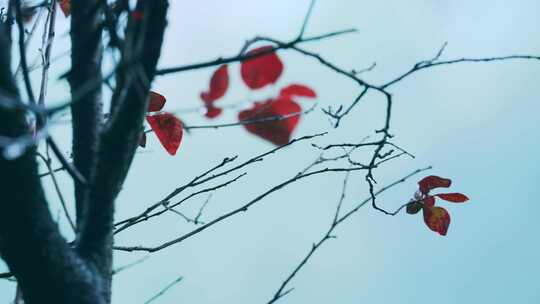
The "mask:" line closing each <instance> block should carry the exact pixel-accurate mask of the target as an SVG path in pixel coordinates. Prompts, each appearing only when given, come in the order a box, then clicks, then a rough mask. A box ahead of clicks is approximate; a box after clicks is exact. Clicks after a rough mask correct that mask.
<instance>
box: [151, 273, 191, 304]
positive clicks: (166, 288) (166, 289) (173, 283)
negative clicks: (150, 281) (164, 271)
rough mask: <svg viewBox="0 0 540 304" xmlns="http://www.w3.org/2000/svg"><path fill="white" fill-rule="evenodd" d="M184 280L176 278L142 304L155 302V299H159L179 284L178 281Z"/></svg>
mask: <svg viewBox="0 0 540 304" xmlns="http://www.w3.org/2000/svg"><path fill="white" fill-rule="evenodd" d="M183 279H184V277H178V278H177V279H176V280H174V281H172V282H171V283H169V285H167V286H165V287H164V288H163V289H162V290H160V291H159V292H158V293H157V294H156V295H154V296H153V297H151V298H150V299H148V300H147V301H146V302H144V304H149V303H151V302H153V301H154V300H156V299H157V298H159V297H161V296H162V295H164V294H165V293H166V292H167V291H168V290H169V289H171V288H172V287H174V285H176V284H178V283H180V281H182V280H183Z"/></svg>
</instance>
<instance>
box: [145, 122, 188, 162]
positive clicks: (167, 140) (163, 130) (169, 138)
mask: <svg viewBox="0 0 540 304" xmlns="http://www.w3.org/2000/svg"><path fill="white" fill-rule="evenodd" d="M146 120H147V121H148V123H149V124H150V127H151V128H152V130H154V133H156V136H157V137H158V139H159V141H160V142H161V144H162V145H163V147H164V148H165V150H167V152H168V153H169V154H171V155H175V154H176V151H177V150H178V147H180V142H181V141H182V134H183V129H182V122H181V121H180V120H179V119H178V118H176V117H175V116H174V115H172V114H171V113H162V114H156V115H148V116H146Z"/></svg>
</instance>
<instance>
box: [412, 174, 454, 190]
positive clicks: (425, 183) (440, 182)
mask: <svg viewBox="0 0 540 304" xmlns="http://www.w3.org/2000/svg"><path fill="white" fill-rule="evenodd" d="M451 184H452V181H451V180H450V179H448V178H442V177H439V176H435V175H430V176H426V177H424V178H423V179H422V180H420V181H419V182H418V186H419V187H420V192H422V193H424V194H426V193H428V192H429V191H430V190H432V189H435V188H439V187H444V188H448V187H450V185H451Z"/></svg>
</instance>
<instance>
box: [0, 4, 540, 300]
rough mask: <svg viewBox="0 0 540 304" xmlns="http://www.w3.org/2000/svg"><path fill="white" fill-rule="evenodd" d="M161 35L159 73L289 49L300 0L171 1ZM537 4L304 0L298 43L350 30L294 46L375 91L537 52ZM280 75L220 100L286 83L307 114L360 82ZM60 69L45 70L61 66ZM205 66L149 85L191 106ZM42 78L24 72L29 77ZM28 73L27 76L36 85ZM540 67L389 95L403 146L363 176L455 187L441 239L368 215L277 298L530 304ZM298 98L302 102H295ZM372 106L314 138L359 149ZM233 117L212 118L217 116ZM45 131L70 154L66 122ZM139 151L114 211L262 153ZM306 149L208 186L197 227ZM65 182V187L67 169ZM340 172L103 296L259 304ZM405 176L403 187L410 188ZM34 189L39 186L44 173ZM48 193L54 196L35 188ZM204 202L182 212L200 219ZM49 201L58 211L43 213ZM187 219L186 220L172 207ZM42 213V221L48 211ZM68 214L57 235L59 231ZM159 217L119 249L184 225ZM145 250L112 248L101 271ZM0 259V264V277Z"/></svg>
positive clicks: (220, 140)
mask: <svg viewBox="0 0 540 304" xmlns="http://www.w3.org/2000/svg"><path fill="white" fill-rule="evenodd" d="M171 2H172V6H171V13H170V17H169V20H170V26H169V29H168V33H167V39H166V45H165V48H164V54H163V57H162V60H161V62H160V66H162V67H167V66H172V65H179V64H186V63H192V62H198V61H202V60H208V59H213V58H216V57H218V56H226V55H233V54H236V53H237V52H238V50H239V49H240V47H241V46H242V45H243V42H244V41H245V40H246V39H249V38H252V37H253V36H255V35H267V36H271V37H274V38H277V39H283V40H287V39H290V38H292V37H294V36H295V35H296V34H297V32H298V29H299V27H300V25H301V22H302V19H303V16H304V13H305V11H306V9H307V6H308V4H309V1H307V0H306V1H304V0H295V1H291V0H274V1H245V0H236V1H232V0H231V1H226V2H225V1H218V0H212V1H210V0H207V1H198V2H196V1H178V0H172V1H171ZM539 11H540V2H538V1H535V0H527V1H526V0H522V1H512V2H510V1H502V0H499V1H487V0H477V1H467V0H453V1H437V0H413V1H398V0H393V1H356V0H355V1H353V0H350V1H346V0H338V1H330V0H320V1H319V3H318V4H317V6H316V8H315V10H314V12H313V15H312V19H311V22H310V24H309V26H308V30H307V33H308V34H320V33H323V32H328V31H334V30H340V29H345V28H350V27H354V28H357V29H358V30H359V33H357V34H353V35H349V36H344V37H341V38H335V39H332V40H327V41H321V42H316V43H312V44H309V45H306V47H307V48H309V49H310V50H313V51H315V52H317V53H320V54H321V55H323V56H324V57H325V58H327V59H329V60H331V61H332V62H334V63H337V64H339V65H341V66H343V67H346V68H349V69H352V68H355V69H361V68H363V67H367V66H369V65H370V64H371V63H372V62H377V67H376V69H375V70H374V71H372V72H370V73H368V74H366V75H364V77H365V78H366V79H367V80H369V81H371V82H374V83H383V82H385V81H387V80H389V79H391V78H393V77H395V76H397V75H399V74H400V73H402V72H404V71H405V70H407V69H409V68H410V67H411V66H412V65H413V64H414V63H416V62H417V61H420V60H424V59H428V58H431V57H432V56H433V55H434V54H435V53H436V52H437V50H438V48H439V47H440V46H441V45H442V43H443V42H445V41H448V43H449V45H448V47H447V50H446V52H445V53H444V55H443V58H446V59H450V58H459V57H485V56H488V57H489V56H502V55H510V54H535V55H538V54H540V40H539V39H538V37H540V21H538V12H539ZM58 26H59V29H58V33H59V36H58V38H59V39H58V43H57V44H56V45H55V53H56V54H61V53H63V52H64V51H65V50H67V49H68V39H67V36H65V35H63V33H66V31H67V27H66V19H65V18H64V17H63V16H60V17H59V25H58ZM279 54H280V56H281V58H282V59H283V61H284V62H285V66H286V69H285V72H284V74H283V76H282V78H281V79H280V80H279V82H278V84H277V86H276V87H275V88H269V89H267V90H264V91H263V92H261V93H249V92H247V89H246V88H245V87H244V86H243V85H242V83H241V80H240V78H239V77H238V70H239V69H238V66H237V65H231V67H230V72H231V90H230V91H229V92H228V93H227V95H226V97H225V99H224V100H223V103H227V102H235V101H242V100H260V99H264V98H265V97H267V96H269V95H271V94H272V93H274V92H276V91H277V90H279V87H280V86H282V85H286V84H288V83H291V82H302V83H305V84H308V85H310V86H312V87H314V88H315V89H316V90H317V93H318V95H319V98H318V99H317V102H318V103H319V105H320V106H322V107H326V106H328V105H336V104H348V103H349V102H351V101H352V99H353V98H354V96H355V95H356V94H357V93H358V88H357V87H356V86H355V85H354V83H351V82H350V81H348V80H347V79H344V78H343V77H340V76H338V75H336V74H335V73H332V72H331V71H328V70H327V69H325V68H323V67H321V66H320V65H319V64H317V62H315V61H313V60H311V59H307V58H304V57H302V56H299V55H297V54H295V53H291V52H280V53H279ZM68 65H69V62H68V61H67V60H66V59H63V60H60V61H58V63H57V65H55V66H54V67H53V73H55V74H57V75H59V74H61V73H62V72H64V71H65V70H66V69H67V68H68ZM211 72H212V70H211V69H209V70H201V71H196V72H188V73H184V74H181V75H175V76H170V77H162V78H158V79H157V80H156V82H155V83H154V86H153V87H154V88H155V90H157V91H159V92H161V93H162V94H164V95H165V96H167V98H168V103H167V105H166V108H165V109H170V110H173V109H178V108H186V107H187V108H189V107H192V106H196V105H199V104H200V100H199V99H198V94H199V93H200V91H202V90H204V89H205V88H206V86H207V83H208V78H209V76H210V74H211ZM35 76H36V77H37V76H38V75H37V74H36V75H35ZM36 79H37V78H36ZM538 79H540V62H534V61H512V62H505V63H492V64H475V65H470V64H469V65H455V66H448V67H441V68H436V69H432V70H427V71H423V72H419V73H418V74H416V75H414V76H411V77H410V78H408V79H407V80H405V81H404V82H402V83H401V84H398V85H396V86H395V87H393V88H392V89H391V92H392V93H393V94H394V98H395V105H394V114H393V120H392V129H393V133H394V134H396V138H395V142H397V143H399V144H400V145H401V146H403V147H405V148H406V149H407V150H409V151H410V152H412V153H413V154H415V155H416V156H417V157H416V159H415V160H409V159H405V158H404V159H401V160H399V161H396V162H394V163H389V164H387V166H386V167H384V168H381V169H380V170H378V171H377V175H376V178H377V179H378V181H379V182H380V184H384V183H387V182H391V181H393V180H395V179H396V178H399V177H401V176H403V175H405V174H407V173H408V172H410V171H412V170H414V169H416V168H420V167H425V166H427V165H433V166H434V170H432V171H431V173H430V174H437V175H441V176H445V177H450V178H452V179H453V181H454V184H453V186H452V188H451V189H452V190H453V191H459V192H463V193H465V194H467V195H468V196H469V197H470V198H471V201H470V202H468V203H467V204H464V205H450V204H444V203H442V205H444V206H445V207H447V209H448V210H449V212H450V215H451V217H452V223H451V225H450V229H449V231H448V235H447V236H446V237H440V236H439V235H437V234H435V233H433V232H431V231H429V230H428V229H427V227H425V225H424V223H423V221H422V218H421V215H420V214H419V215H417V216H408V215H406V214H401V215H399V216H396V217H388V216H385V215H383V214H381V213H379V212H377V211H375V210H373V209H371V208H369V207H366V208H365V209H363V210H361V211H360V212H359V213H358V215H357V216H354V217H353V218H351V220H350V221H349V222H348V223H346V224H344V225H343V226H342V227H341V228H340V229H338V231H337V235H338V236H339V237H338V239H336V240H332V241H330V242H328V243H327V244H326V246H324V247H323V248H321V250H320V251H318V252H317V254H316V255H315V256H314V257H313V259H312V260H311V261H310V263H309V264H308V265H307V266H306V267H305V268H304V269H303V271H302V272H301V273H300V274H299V275H298V276H297V277H296V279H295V280H294V281H293V282H292V284H291V287H295V290H294V291H293V292H292V293H291V294H290V295H288V296H287V297H285V298H283V299H282V301H281V303H433V302H436V303H438V304H446V303H540V290H539V289H538V286H537V285H538V284H537V280H538V277H537V274H538V273H539V272H540V261H539V258H540V247H539V246H538V236H537V233H538V232H539V231H540V221H538V220H537V215H538V214H539V213H540V207H539V206H538V204H537V202H538V199H537V198H538V197H539V196H540V188H539V187H538V180H539V179H540V173H539V172H540V165H539V164H538V161H537V159H536V157H537V155H539V154H540V145H539V144H538V139H539V135H538V131H539V129H540V128H539V126H538V123H537V121H538V117H537V116H538V113H539V110H540V106H539V104H538V101H539V96H540V87H539V86H538ZM67 94H68V87H67V84H66V83H64V82H61V83H59V82H54V81H53V82H52V83H51V91H50V95H51V97H52V98H55V99H56V98H60V97H65V96H67ZM302 104H303V105H304V106H309V105H311V101H307V100H306V101H302ZM381 115H382V103H381V100H380V99H379V98H378V97H377V96H376V95H372V96H368V98H367V99H366V100H365V101H364V103H363V104H362V105H361V106H359V107H357V108H355V110H354V111H353V112H352V113H351V115H350V116H349V117H348V118H346V119H345V120H344V121H343V123H342V126H341V127H340V129H339V130H331V132H330V134H329V135H328V138H326V139H324V140H322V141H321V142H342V141H351V142H352V141H358V140H360V139H361V138H363V137H365V136H366V135H372V134H373V133H372V132H373V130H374V129H376V128H379V127H380V124H381V119H382V116H381ZM181 118H182V119H183V120H184V121H185V122H186V123H188V124H208V123H213V122H209V121H207V120H205V119H204V118H202V117H201V116H200V115H199V114H189V115H182V116H181ZM235 118H236V112H234V111H231V112H227V113H225V115H223V116H222V117H221V118H220V119H219V120H218V121H216V122H230V121H234V120H235ZM329 129H330V125H329V124H328V123H327V119H326V118H325V116H324V115H323V114H322V113H321V112H320V110H317V111H315V112H314V113H312V114H310V115H309V116H306V117H304V118H302V120H301V122H300V125H299V127H298V129H297V130H296V133H295V135H297V136H300V135H306V134H312V133H315V132H319V131H322V130H329ZM55 135H56V137H57V138H58V139H60V140H61V141H62V143H63V145H64V147H66V148H65V150H67V149H68V147H69V142H70V139H69V133H68V132H67V128H65V126H59V127H58V128H56V129H55ZM148 146H149V148H147V150H146V151H145V152H144V153H140V154H138V155H137V157H136V160H135V163H134V166H133V169H132V172H131V173H130V175H129V178H128V180H127V182H126V185H125V187H124V190H123V192H122V194H121V196H120V198H119V201H118V219H123V218H125V217H126V216H130V215H133V214H135V213H137V212H140V211H141V210H143V209H144V208H145V207H146V206H148V205H149V204H151V203H153V202H155V201H157V200H159V199H161V198H162V197H163V196H164V195H165V194H167V193H168V192H170V191H171V190H172V189H174V188H175V187H177V186H179V185H182V184H183V183H185V182H186V181H187V180H189V179H190V178H192V177H193V176H195V175H197V174H199V173H200V172H202V171H203V170H204V169H206V168H208V167H209V166H211V165H212V164H214V163H216V162H218V161H220V160H221V159H222V158H223V157H226V156H232V155H239V156H240V158H243V159H245V158H248V157H251V156H253V155H255V154H258V153H260V152H262V151H265V150H268V149H269V148H271V146H270V145H269V144H268V143H266V142H264V141H262V140H259V139H257V138H255V137H253V136H250V135H249V134H248V133H247V132H245V131H244V130H243V129H242V128H241V127H238V128H228V129H220V130H200V131H194V132H192V133H191V134H189V135H187V136H185V138H184V142H183V143H182V147H181V148H180V151H179V153H178V154H177V156H175V157H170V156H169V155H168V154H166V152H165V151H164V150H163V149H162V148H161V147H160V146H159V143H158V142H157V140H156V139H155V137H152V136H150V137H149V142H148ZM315 155H316V151H314V150H313V149H311V148H310V147H309V145H307V144H304V145H299V146H297V147H294V148H291V149H288V150H287V151H286V152H284V153H282V154H281V155H276V156H273V157H271V158H269V159H268V160H267V161H265V162H264V163H261V164H258V165H256V166H254V167H252V168H250V170H248V171H247V172H248V176H247V178H246V179H245V180H243V181H241V182H239V183H237V184H235V185H233V186H231V187H229V188H227V189H226V190H222V191H219V192H216V193H215V194H214V195H213V197H212V200H211V202H210V204H209V205H208V209H207V212H206V213H205V214H204V216H203V220H204V219H207V220H208V219H211V218H213V217H215V216H218V215H219V214H222V213H224V212H226V211H228V210H231V209H234V208H236V207H237V206H240V205H242V204H244V203H246V202H247V201H249V200H250V199H252V198H253V197H255V196H257V195H258V194H259V193H261V192H263V191H265V190H266V189H268V188H270V187H272V186H274V185H275V184H277V183H279V182H280V181H283V180H284V179H286V178H288V177H290V176H291V175H293V174H294V173H295V172H297V171H298V170H300V169H302V168H303V167H304V166H305V165H307V164H308V163H309V162H310V161H311V160H312V159H313V158H314V157H315ZM62 178H63V184H64V185H65V188H66V189H69V188H70V184H69V182H67V181H68V179H67V178H66V177H62ZM341 178H342V177H341V176H339V175H325V176H319V177H317V178H314V179H310V180H305V181H303V182H300V183H297V184H295V185H293V186H291V187H289V188H286V189H284V190H282V191H280V192H278V193H275V194H273V195H271V196H269V197H267V198H266V199H265V200H263V201H262V202H261V203H260V204H258V205H257V206H255V207H254V208H252V209H250V210H249V212H247V213H245V214H241V215H239V216H238V217H235V218H231V219H230V220H228V221H226V222H225V223H223V224H219V225H216V226H214V227H213V228H211V229H209V230H208V231H206V232H203V233H201V234H200V235H198V236H197V237H195V238H192V239H189V240H187V241H186V242H183V243H182V244H180V245H178V246H174V247H171V248H169V249H166V250H164V251H162V252H158V253H155V254H153V255H152V256H151V257H150V258H149V259H148V260H146V262H145V263H143V264H140V265H138V266H136V267H134V268H131V269H130V270H126V271H125V272H124V273H120V274H119V275H118V276H117V277H115V283H114V291H113V292H114V300H115V303H143V302H144V301H145V300H146V299H148V298H150V297H151V296H152V295H153V294H154V293H156V292H157V291H158V290H159V289H161V288H162V287H164V286H165V285H167V284H168V283H169V282H171V281H173V280H174V279H175V278H176V277H178V276H180V275H182V276H184V278H185V279H184V281H183V282H182V283H180V284H178V285H177V286H176V287H175V288H173V289H171V290H170V291H169V292H168V293H167V294H166V295H164V296H163V297H162V298H160V299H159V300H156V302H155V303H156V304H159V303H246V304H247V303H261V302H266V301H268V300H269V299H270V297H271V296H272V295H273V293H274V292H275V290H276V289H277V288H278V286H279V284H280V283H281V281H282V280H283V278H284V277H285V276H286V275H287V274H288V273H289V272H290V271H291V269H292V268H293V267H294V266H295V265H296V264H297V263H298V262H299V260H300V259H301V258H302V257H303V256H304V255H305V254H306V252H307V250H309V247H310V246H311V243H312V242H313V241H316V240H318V239H319V238H320V236H321V234H322V233H324V232H325V230H326V229H327V226H328V224H329V223H330V220H331V217H332V215H333V210H334V208H335V204H336V203H337V200H338V198H339V187H340V184H341ZM416 180H417V179H416ZM416 180H410V181H409V182H407V183H405V184H403V185H400V186H398V187H396V188H394V189H393V190H391V191H389V192H387V193H385V194H384V195H383V196H381V198H380V203H381V204H383V206H385V207H387V208H388V209H393V208H395V207H397V206H399V205H400V204H402V203H403V202H405V201H407V200H408V199H409V197H410V196H411V195H412V193H413V192H414V190H415V188H416ZM45 183H46V186H47V187H48V189H49V190H50V191H52V188H51V185H50V183H49V180H46V182H45ZM366 190H367V188H366V185H365V182H364V181H363V173H360V174H357V175H353V176H352V178H351V182H350V188H349V191H348V193H347V195H348V199H347V201H346V204H347V205H348V206H351V205H353V204H354V203H355V202H358V201H360V200H362V199H364V198H365V197H366V195H367V192H366ZM49 198H50V199H51V201H53V202H54V201H55V200H56V197H55V196H54V193H53V192H49ZM204 199H205V198H200V199H199V200H195V201H193V202H192V203H191V205H188V206H187V208H186V209H184V210H185V211H186V212H188V213H189V212H196V210H197V208H198V206H199V205H200V204H201V203H202V201H204ZM53 209H54V207H53ZM184 210H183V211H184ZM54 212H56V211H55V210H54ZM65 224H66V223H65V221H63V220H62V221H61V225H62V226H63V227H64V228H65ZM192 228H193V227H191V226H190V225H188V224H185V223H183V222H182V221H181V220H180V219H179V218H178V217H177V216H174V215H167V216H163V217H162V218H161V219H159V220H157V221H154V222H149V223H147V224H144V225H141V226H140V227H138V228H135V229H133V230H132V231H130V232H126V233H125V234H120V235H119V238H118V240H117V243H118V244H119V245H139V244H143V245H157V244H159V243H161V242H163V241H167V240H169V239H172V238H174V237H176V236H179V235H181V234H183V233H185V232H187V231H189V230H190V229H192ZM141 256H143V255H142V254H134V253H130V254H125V253H120V254H117V255H116V256H115V264H117V265H123V264H126V263H128V262H130V261H133V260H136V259H137V258H139V257H141ZM2 267H4V266H3V265H1V266H0V270H3V269H4V268H2ZM13 286H14V284H13V283H10V282H0V302H2V303H4V302H6V303H7V302H8V301H9V300H10V299H11V298H12V293H13V292H12V289H13Z"/></svg>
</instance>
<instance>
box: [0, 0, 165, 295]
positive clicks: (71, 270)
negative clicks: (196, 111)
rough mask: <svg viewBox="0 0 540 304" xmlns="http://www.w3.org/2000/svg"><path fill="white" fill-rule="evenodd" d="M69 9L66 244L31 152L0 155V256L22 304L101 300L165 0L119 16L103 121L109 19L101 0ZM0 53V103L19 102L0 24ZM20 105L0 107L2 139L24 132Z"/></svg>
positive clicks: (6, 30)
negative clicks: (71, 219) (70, 199)
mask: <svg viewBox="0 0 540 304" xmlns="http://www.w3.org/2000/svg"><path fill="white" fill-rule="evenodd" d="M14 3H15V4H18V3H17V1H14V2H13V3H12V5H13V4H14ZM71 3H72V24H71V26H72V32H71V39H72V69H71V71H70V73H69V82H70V85H71V93H72V105H71V112H72V119H73V138H74V141H73V158H74V165H75V168H76V169H77V170H78V171H79V172H80V173H81V174H82V176H83V177H84V178H85V180H86V181H87V182H86V183H81V182H76V184H75V191H76V194H75V197H76V205H77V228H78V229H77V239H76V241H75V242H74V243H68V242H67V241H66V240H65V239H64V237H63V236H62V235H61V234H60V232H59V229H58V227H57V224H56V223H55V221H54V220H53V219H52V217H51V214H50V212H49V210H48V205H47V202H46V200H45V197H44V194H43V189H42V186H41V181H40V179H39V176H38V171H37V169H38V166H37V162H36V149H35V148H30V149H27V150H26V151H25V153H24V154H23V155H22V156H20V157H18V158H15V159H11V158H6V157H5V155H4V152H5V151H4V150H5V149H4V148H1V150H0V192H1V201H0V251H1V253H2V258H3V259H4V260H5V261H6V263H7V265H8V266H9V269H10V271H11V272H12V273H13V275H14V276H15V278H16V279H17V281H18V283H19V286H20V289H21V291H22V294H23V297H24V300H25V303H29V304H32V303H81V304H84V303H88V304H90V303H93V304H96V303H110V299H111V277H112V245H113V238H112V232H113V213H114V202H115V199H116V197H117V195H118V193H119V191H120V189H121V187H122V184H123V182H124V180H125V178H126V175H127V173H128V171H129V167H130V165H131V162H132V160H133V156H134V153H135V149H136V147H137V143H138V141H139V137H140V135H141V128H142V122H143V118H144V114H145V112H146V108H147V95H148V91H149V89H150V84H151V82H152V79H153V78H154V74H155V71H156V64H157V61H158V59H159V56H160V52H161V45H162V41H163V33H164V30H165V27H166V21H165V20H166V13H167V9H168V2H167V1H166V0H155V1H142V0H140V1H138V3H137V6H136V8H135V10H136V12H137V14H136V16H137V18H135V17H133V16H135V14H133V13H131V14H130V15H129V16H130V18H129V22H128V26H127V28H126V32H125V40H124V41H123V43H122V45H121V46H120V47H121V53H122V62H121V63H120V65H119V67H118V70H117V71H116V72H117V75H116V77H117V83H116V88H115V90H116V91H115V92H114V94H113V95H114V96H113V99H114V100H113V101H112V105H113V106H112V108H111V109H110V110H111V116H110V118H109V119H108V121H106V124H103V123H104V121H103V115H102V100H101V98H102V96H101V85H102V81H103V79H102V76H101V57H102V56H101V53H102V47H103V46H102V42H101V36H102V30H103V28H105V27H107V29H108V30H109V31H111V32H112V31H116V28H115V27H116V26H115V24H114V22H115V21H114V12H111V11H110V10H111V8H110V7H109V6H108V5H107V3H106V1H101V0H72V1H71ZM104 13H105V14H104ZM105 15H107V16H108V17H112V18H113V19H111V18H105V17H104V16H105ZM140 16H143V18H139V17H140ZM0 49H1V50H2V51H1V52H0V92H1V95H2V98H10V99H12V100H19V98H20V96H19V93H18V88H17V85H16V83H15V81H14V76H13V73H12V71H11V52H10V50H11V29H10V26H9V25H8V24H2V25H1V29H0ZM23 72H24V73H27V72H28V71H23ZM18 102H20V101H18ZM20 105H21V106H16V107H0V135H2V136H3V137H4V138H12V139H16V138H18V137H20V136H22V135H28V134H30V131H29V130H30V126H29V125H28V123H27V118H26V117H27V114H28V113H27V111H26V110H25V108H24V106H23V103H22V102H20ZM102 126H103V127H102ZM14 189H15V191H14Z"/></svg>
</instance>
